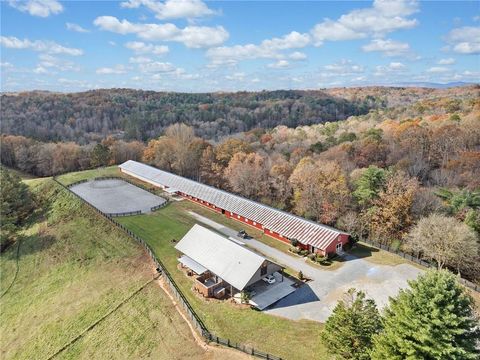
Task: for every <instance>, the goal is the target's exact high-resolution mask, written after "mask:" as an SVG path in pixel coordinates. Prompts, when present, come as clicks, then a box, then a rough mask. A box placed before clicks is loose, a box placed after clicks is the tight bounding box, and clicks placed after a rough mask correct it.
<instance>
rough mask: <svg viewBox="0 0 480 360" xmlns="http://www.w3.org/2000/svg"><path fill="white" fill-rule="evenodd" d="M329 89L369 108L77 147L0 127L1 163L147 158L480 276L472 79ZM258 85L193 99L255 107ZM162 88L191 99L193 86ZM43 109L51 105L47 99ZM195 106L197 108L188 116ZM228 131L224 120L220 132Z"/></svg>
mask: <svg viewBox="0 0 480 360" xmlns="http://www.w3.org/2000/svg"><path fill="white" fill-rule="evenodd" d="M328 92H329V93H331V94H333V95H334V96H335V98H336V99H339V98H340V96H342V97H344V98H346V99H347V100H342V101H350V104H353V103H357V104H359V103H362V104H369V105H365V106H367V107H368V106H373V107H375V108H374V109H371V110H369V111H368V113H366V114H363V115H355V116H349V117H348V118H347V119H346V120H338V121H336V122H325V123H321V124H313V125H305V126H297V127H287V126H284V125H279V126H276V127H274V128H268V127H266V128H261V127H255V128H253V129H251V130H249V131H246V132H241V133H236V134H234V135H233V136H230V137H227V138H225V139H221V140H218V141H211V140H210V139H207V138H202V137H199V136H198V135H199V128H198V127H195V126H194V127H192V126H189V125H186V124H181V123H176V124H174V125H170V126H168V127H167V128H166V129H165V130H164V131H162V134H161V136H156V137H155V138H153V139H150V140H149V141H148V142H142V141H137V140H135V141H126V140H123V139H118V138H116V137H113V136H109V137H106V138H104V139H103V140H101V141H99V142H98V143H94V142H90V143H88V144H84V145H82V144H78V143H75V142H73V141H72V142H58V143H53V142H40V141H37V140H34V139H32V138H28V137H24V136H16V135H2V138H1V160H2V163H3V164H5V165H7V166H9V167H11V168H16V169H19V170H22V171H24V172H28V173H32V174H37V175H42V176H46V175H52V174H59V173H63V172H68V171H75V170H81V169H88V168H92V167H98V166H105V165H109V164H119V163H121V162H123V161H125V160H128V159H133V160H140V161H144V162H147V163H150V164H153V165H154V166H157V167H159V168H161V169H165V170H167V171H171V172H174V173H177V174H180V175H183V176H187V177H190V178H193V179H196V180H200V181H202V182H204V183H207V184H211V185H213V186H217V187H220V188H224V189H226V190H228V191H232V192H235V193H238V194H241V195H243V196H245V197H248V198H251V199H254V200H258V201H261V202H263V203H266V204H269V205H271V206H274V207H278V208H281V209H284V210H287V211H290V212H293V213H296V214H298V215H301V216H304V217H307V218H310V219H312V220H315V221H319V222H322V223H325V224H329V225H333V226H336V227H338V228H340V229H343V230H345V231H348V232H349V233H351V234H352V237H353V238H354V239H360V240H361V239H370V240H373V241H378V242H381V243H383V244H387V245H389V246H393V247H398V248H402V249H403V250H405V251H412V252H414V253H415V254H418V255H419V256H423V257H425V258H428V260H430V261H433V262H435V263H437V264H443V265H442V266H447V267H449V268H451V269H453V270H455V271H459V272H460V273H461V274H462V275H464V276H465V277H467V278H469V279H471V280H473V281H477V282H479V281H480V277H479V274H480V268H479V266H480V257H479V249H480V241H479V240H478V238H479V236H478V235H479V234H480V190H479V189H480V180H479V177H478V174H480V97H479V89H478V87H464V88H452V89H442V90H433V89H392V88H367V89H364V91H363V92H362V91H361V89H332V90H329V91H328ZM132 93H136V94H139V93H140V92H132ZM314 93H315V94H317V93H318V94H319V92H276V93H261V94H264V95H265V96H272V94H276V96H277V100H272V99H271V98H270V99H269V100H266V99H262V100H261V101H262V104H270V105H268V106H269V107H272V108H275V106H276V105H271V104H273V103H275V102H282V103H288V102H291V100H286V99H284V98H282V99H280V97H281V96H286V95H287V94H290V95H292V94H303V95H305V94H314ZM90 94H92V96H93V94H95V92H90ZM152 94H153V93H152ZM261 94H256V95H255V94H253V93H251V94H246V93H244V94H229V95H219V94H215V95H209V94H206V95H199V97H200V98H202V99H203V100H202V101H204V100H205V99H212V98H217V99H218V98H223V99H230V100H231V99H233V98H236V99H237V98H238V99H237V100H236V101H238V102H239V101H240V100H239V99H240V98H242V97H243V98H249V99H252V97H254V96H258V98H257V100H256V101H257V102H256V103H257V104H259V103H260V100H259V99H260V98H259V97H260V96H261ZM282 94H283V95H282ZM381 94H382V95H381ZM290 95H289V96H290ZM21 96H24V95H19V97H21ZM38 96H67V95H53V94H50V95H38ZM72 96H73V95H72ZM75 96H80V95H79V94H76V95H75ZM168 96H173V97H177V99H179V98H181V97H182V96H185V97H186V98H188V97H189V96H191V97H192V98H190V99H193V97H194V96H195V95H180V94H169V95H168ZM309 96H310V95H309ZM67 97H68V96H67ZM306 98H307V97H304V98H299V99H301V100H299V99H297V100H295V101H294V103H295V102H296V101H305V99H306ZM330 99H331V98H330ZM225 101H226V100H225ZM189 104H190V105H188V106H193V105H192V104H191V103H189ZM337 105H338V103H337ZM45 106H46V107H47V108H48V106H49V105H48V103H47V104H46V105H45ZM91 106H93V105H91ZM165 106H166V105H165ZM169 106H170V107H171V109H175V110H172V112H177V111H180V109H182V108H183V107H184V105H179V106H177V107H175V106H174V105H173V104H171V105H169ZM218 106H219V105H218V104H217V105H215V106H214V107H215V108H218ZM262 106H263V105H262ZM265 106H266V105H265ZM332 106H333V105H332ZM92 109H93V108H92ZM97 109H98V110H96V111H97V112H98V113H101V111H102V109H103V107H102V106H101V105H98V108H97ZM206 109H208V106H206ZM234 109H235V108H232V107H226V106H225V111H227V112H235V111H236V110H234ZM278 109H279V111H280V110H281V109H284V110H285V109H287V107H285V108H282V107H281V106H278ZM333 109H334V110H335V109H336V107H335V106H333ZM337 110H338V109H337ZM2 111H3V110H2ZM199 113H202V112H197V113H196V114H199ZM253 113H255V111H253ZM280 113H281V111H280ZM280 113H279V114H280ZM16 116H23V115H22V114H21V113H20V114H19V113H17V114H16ZM279 119H282V121H284V120H285V119H288V115H281V116H280V115H279ZM172 121H173V120H172ZM26 123H28V122H26ZM187 123H188V122H187ZM205 124H208V123H205ZM260 125H262V122H261V121H260ZM252 126H253V123H252ZM45 131H46V132H47V133H48V130H45ZM228 131H230V129H229V128H226V130H225V132H228ZM106 133H108V131H106ZM79 139H81V136H80V135H79ZM84 140H85V138H84ZM437 215H438V216H437ZM432 231H437V232H438V231H440V234H438V238H437V237H431V236H425V235H424V234H431V233H432ZM443 234H448V236H447V235H445V236H444V235H443ZM425 238H432V239H434V240H435V241H440V240H442V239H443V240H445V239H447V240H448V239H454V240H455V241H450V240H448V241H447V243H445V244H441V246H439V244H436V243H435V244H432V243H429V242H428V241H424V239H425ZM442 249H446V250H445V251H443V250H442Z"/></svg>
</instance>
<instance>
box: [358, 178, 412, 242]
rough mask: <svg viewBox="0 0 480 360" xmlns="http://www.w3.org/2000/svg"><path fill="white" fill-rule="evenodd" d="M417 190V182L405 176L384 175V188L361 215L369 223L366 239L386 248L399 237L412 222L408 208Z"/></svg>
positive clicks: (410, 206)
mask: <svg viewBox="0 0 480 360" xmlns="http://www.w3.org/2000/svg"><path fill="white" fill-rule="evenodd" d="M417 189H418V182H417V180H416V179H412V178H409V177H408V175H406V174H405V173H402V172H394V173H392V174H390V175H389V176H388V178H387V182H386V185H385V189H384V190H382V191H380V193H379V194H378V198H377V199H376V200H374V201H373V206H372V207H371V208H369V209H367V210H365V211H364V212H363V215H364V218H365V221H367V222H368V223H369V233H370V238H373V239H375V240H378V241H380V242H381V243H383V244H388V245H390V244H392V241H394V240H396V241H399V240H400V239H401V238H402V236H403V234H404V233H405V232H406V231H407V230H408V228H409V227H410V225H411V224H412V221H413V218H412V205H413V202H414V199H415V193H416V191H417Z"/></svg>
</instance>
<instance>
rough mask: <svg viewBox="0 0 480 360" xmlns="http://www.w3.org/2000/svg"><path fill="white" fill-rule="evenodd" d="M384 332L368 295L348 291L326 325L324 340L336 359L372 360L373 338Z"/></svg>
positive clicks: (375, 308)
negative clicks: (381, 331)
mask: <svg viewBox="0 0 480 360" xmlns="http://www.w3.org/2000/svg"><path fill="white" fill-rule="evenodd" d="M381 328H382V322H381V317H380V314H379V312H378V310H377V306H376V305H375V302H374V301H373V300H372V299H367V298H366V296H365V293H364V292H362V291H356V290H355V289H349V290H348V291H347V292H346V294H345V295H344V297H343V299H342V300H340V301H339V302H338V303H337V305H336V306H335V308H334V309H333V312H332V315H330V317H329V318H328V319H327V321H326V322H325V328H324V329H323V331H322V339H323V341H324V343H325V345H326V346H327V347H328V349H329V351H330V352H331V353H332V354H334V355H336V358H337V359H356V360H368V359H370V354H369V353H370V348H371V346H372V337H373V336H374V335H375V334H378V333H379V332H380V330H381Z"/></svg>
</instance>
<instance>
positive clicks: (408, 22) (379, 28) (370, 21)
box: [311, 0, 418, 46]
mask: <svg viewBox="0 0 480 360" xmlns="http://www.w3.org/2000/svg"><path fill="white" fill-rule="evenodd" d="M417 11H418V4H417V1H415V0H398V1H391V0H376V1H374V2H373V6H372V7H370V8H364V9H357V10H352V11H350V12H349V13H347V14H344V15H342V16H340V18H338V20H332V19H328V18H327V19H325V20H324V21H323V22H321V23H319V24H317V25H315V27H314V28H313V29H312V30H311V34H312V36H313V38H314V41H315V44H316V45H317V46H319V45H322V44H323V42H325V41H341V40H353V39H360V38H365V37H368V36H374V37H381V36H384V35H386V34H388V33H390V32H392V31H395V30H401V29H410V28H413V27H415V26H416V25H417V24H418V21H417V20H416V19H409V18H408V17H409V16H410V15H412V14H414V13H415V12H417Z"/></svg>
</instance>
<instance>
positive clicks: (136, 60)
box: [128, 56, 153, 64]
mask: <svg viewBox="0 0 480 360" xmlns="http://www.w3.org/2000/svg"><path fill="white" fill-rule="evenodd" d="M152 61H153V60H152V59H150V58H148V57H145V56H135V57H131V58H129V59H128V62H130V63H132V64H145V63H149V62H152Z"/></svg>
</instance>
